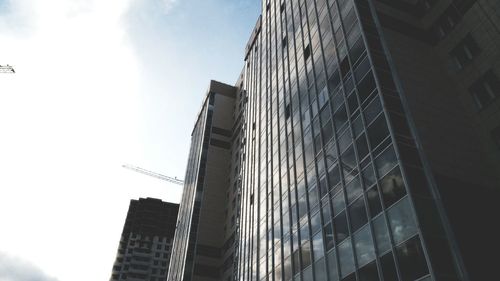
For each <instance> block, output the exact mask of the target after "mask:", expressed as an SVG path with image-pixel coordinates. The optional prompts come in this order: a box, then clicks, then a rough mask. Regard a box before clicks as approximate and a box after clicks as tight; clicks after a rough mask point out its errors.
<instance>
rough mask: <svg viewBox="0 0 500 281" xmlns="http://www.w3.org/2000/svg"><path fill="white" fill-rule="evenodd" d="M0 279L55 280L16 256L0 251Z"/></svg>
mask: <svg viewBox="0 0 500 281" xmlns="http://www.w3.org/2000/svg"><path fill="white" fill-rule="evenodd" d="M0 281H57V279H55V278H52V277H49V276H47V275H46V274H45V273H44V272H43V271H42V270H41V269H39V268H38V267H36V266H34V265H33V264H31V263H29V262H27V261H25V260H21V259H19V258H17V257H13V256H10V255H7V254H5V253H2V252H0Z"/></svg>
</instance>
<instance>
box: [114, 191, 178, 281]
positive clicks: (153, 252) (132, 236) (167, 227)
mask: <svg viewBox="0 0 500 281" xmlns="http://www.w3.org/2000/svg"><path fill="white" fill-rule="evenodd" d="M178 210H179V205H178V204H173V203H167V202H163V201H161V200H160V199H155V198H146V199H144V198H140V199H139V200H130V206H129V210H128V213H127V219H126V221H125V225H124V226H123V232H122V236H121V239H120V245H119V247H118V253H117V256H116V261H115V264H114V266H113V273H112V275H111V279H110V280H137V281H144V280H148V281H163V280H165V278H166V276H167V273H168V264H169V261H170V252H171V246H172V240H173V237H174V232H175V224H176V220H177V212H178Z"/></svg>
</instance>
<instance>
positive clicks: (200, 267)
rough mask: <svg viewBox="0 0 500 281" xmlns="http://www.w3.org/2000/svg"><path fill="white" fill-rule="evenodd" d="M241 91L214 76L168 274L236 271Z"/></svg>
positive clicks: (196, 276)
mask: <svg viewBox="0 0 500 281" xmlns="http://www.w3.org/2000/svg"><path fill="white" fill-rule="evenodd" d="M240 97H241V94H240V92H239V91H238V89H237V88H236V87H233V86H229V85H226V84H223V83H220V82H217V81H211V82H210V85H209V88H208V90H207V94H206V96H205V99H204V101H203V104H202V107H201V110H200V112H199V114H198V118H197V120H196V124H195V126H194V129H193V131H192V135H191V149H190V152H189V160H188V166H187V169H186V177H185V184H184V191H183V194H182V199H181V203H180V209H179V219H178V221H179V222H178V225H177V230H176V233H175V240H174V246H173V250H172V260H171V263H170V273H169V276H168V280H226V279H227V278H228V277H230V276H232V273H233V270H232V268H233V252H234V251H233V242H234V237H235V234H234V229H235V226H236V210H237V206H239V205H238V201H239V200H238V198H237V189H236V188H235V187H236V181H237V176H235V175H237V174H238V173H239V170H238V169H239V168H238V166H239V165H238V163H239V154H238V152H239V150H238V147H239V142H241V138H240V135H241V131H242V130H241V125H240V124H241V121H240V120H241V118H240V116H241V114H240V113H241V108H242V106H243V104H242V100H241V98H240Z"/></svg>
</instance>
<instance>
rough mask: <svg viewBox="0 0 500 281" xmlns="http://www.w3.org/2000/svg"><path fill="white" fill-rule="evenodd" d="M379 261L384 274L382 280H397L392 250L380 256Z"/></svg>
mask: <svg viewBox="0 0 500 281" xmlns="http://www.w3.org/2000/svg"><path fill="white" fill-rule="evenodd" d="M380 263H381V265H382V275H383V276H384V280H399V279H398V274H397V273H396V266H395V265H394V258H393V257H392V252H389V253H387V254H385V255H384V256H383V257H382V258H380Z"/></svg>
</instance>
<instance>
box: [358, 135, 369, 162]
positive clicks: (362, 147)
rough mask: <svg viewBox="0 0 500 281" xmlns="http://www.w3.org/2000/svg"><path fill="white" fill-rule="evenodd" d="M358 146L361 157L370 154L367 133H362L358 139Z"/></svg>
mask: <svg viewBox="0 0 500 281" xmlns="http://www.w3.org/2000/svg"><path fill="white" fill-rule="evenodd" d="M356 148H357V149H358V156H359V159H363V158H365V156H366V155H368V143H367V142H366V138H365V135H364V134H363V135H361V136H360V137H359V138H358V139H357V140H356Z"/></svg>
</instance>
